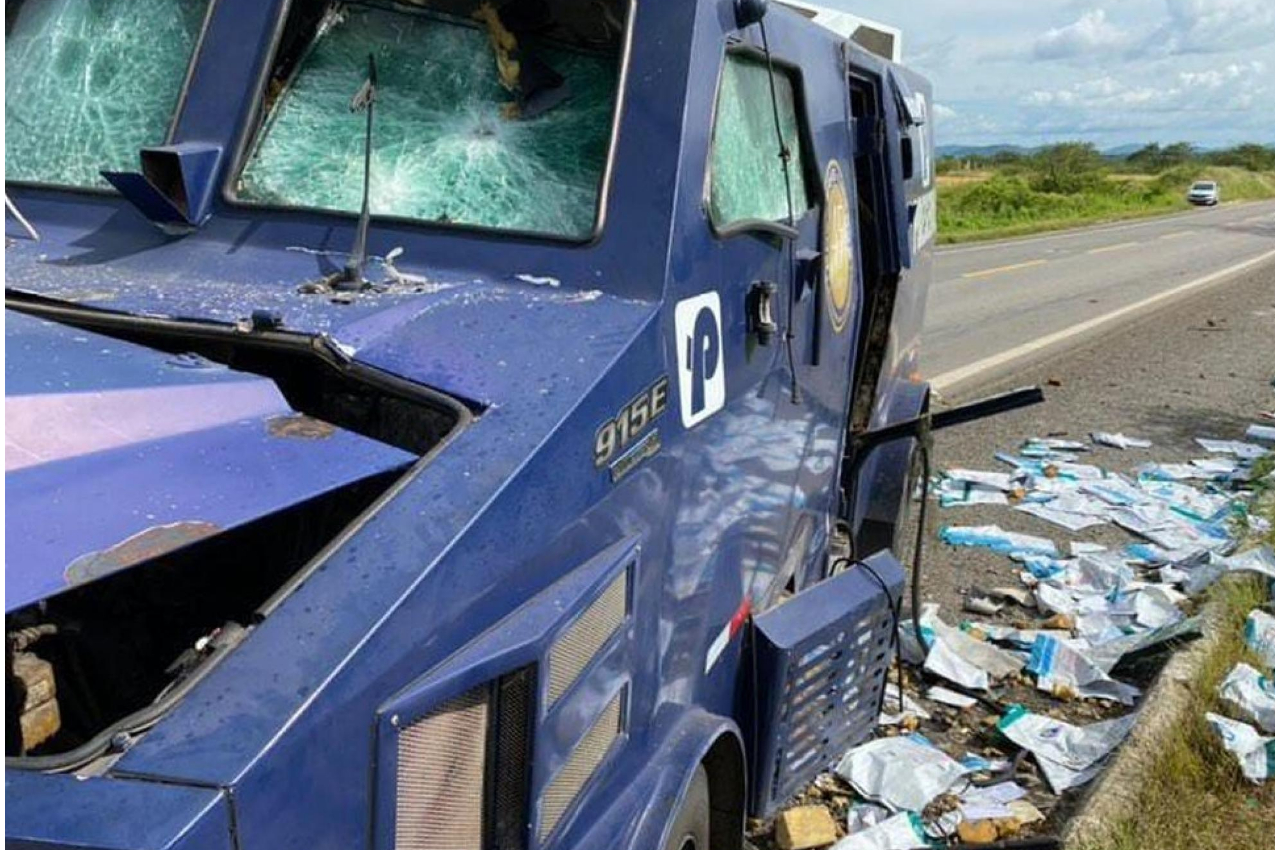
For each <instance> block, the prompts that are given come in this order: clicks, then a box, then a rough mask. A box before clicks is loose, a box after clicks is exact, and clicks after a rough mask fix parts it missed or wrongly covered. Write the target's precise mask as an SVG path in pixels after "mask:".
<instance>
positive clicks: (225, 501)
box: [5, 311, 414, 611]
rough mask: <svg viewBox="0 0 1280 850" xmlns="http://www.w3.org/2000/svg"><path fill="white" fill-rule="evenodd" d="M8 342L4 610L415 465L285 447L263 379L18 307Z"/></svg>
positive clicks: (277, 400) (377, 453)
mask: <svg viewBox="0 0 1280 850" xmlns="http://www.w3.org/2000/svg"><path fill="white" fill-rule="evenodd" d="M5 337H6V343H7V346H8V355H9V356H8V357H7V358H6V361H5V370H6V377H7V380H8V383H9V393H10V394H9V395H8V396H6V398H5V425H6V427H5V448H6V451H5V457H6V464H7V469H6V471H5V495H6V509H7V514H8V522H9V528H10V529H22V530H23V532H22V533H11V534H10V535H9V536H8V542H7V551H6V553H5V555H6V562H7V565H6V571H5V578H6V591H7V593H6V596H5V603H6V606H7V609H6V610H10V611H12V610H14V609H16V608H20V607H22V606H24V605H27V604H28V603H30V602H33V601H35V600H36V599H40V598H42V597H44V596H47V595H49V594H52V593H57V592H59V591H60V590H63V589H65V588H66V587H69V586H71V585H74V584H77V583H80V582H84V581H88V580H90V579H94V578H99V577H101V576H103V575H107V574H109V573H111V572H114V571H116V570H119V569H123V568H126V567H129V566H133V565H135V564H138V563H141V562H143V561H146V560H148V559H150V558H154V557H156V556H158V555H160V554H163V553H164V552H168V551H172V550H174V549H177V548H180V547H182V546H185V545H187V544H189V543H192V542H194V541H196V540H199V539H202V538H204V537H207V536H209V535H211V534H214V533H216V532H217V531H219V530H224V529H230V528H234V527H236V526H237V525H240V524H242V523H245V522H249V521H251V520H253V519H255V518H258V517H262V516H266V515H268V514H271V513H273V512H275V511H279V510H281V509H283V508H286V507H288V506H290V505H294V504H297V503H299V502H301V501H304V500H306V499H308V498H310V497H312V496H315V495H318V494H320V493H323V492H325V491H328V490H331V489H333V488H335V487H339V486H341V485H343V484H345V483H348V482H351V481H354V480H358V479H361V478H365V477H367V476H370V475H374V474H376V473H380V472H386V471H388V470H392V469H396V468H398V467H407V466H408V464H410V463H411V462H412V461H413V459H414V456H413V455H412V454H410V453H408V452H405V451H401V450H400V449H395V448H392V447H390V446H387V445H383V444H381V443H378V442H375V441H373V440H371V439H368V438H365V437H361V436H358V435H355V434H352V433H350V432H347V431H341V430H336V431H335V432H334V433H333V434H332V435H331V436H329V437H328V438H325V439H298V438H297V436H298V434H297V432H296V431H295V435H294V436H292V437H289V436H282V434H281V429H282V427H285V426H282V425H281V424H280V417H291V416H292V415H293V414H292V410H291V408H290V406H289V405H288V403H286V402H285V400H284V398H283V397H282V396H281V395H280V392H279V390H278V389H277V388H276V387H275V385H274V384H273V383H272V382H271V381H269V380H267V379H265V378H255V377H254V376H252V375H246V374H244V373H234V372H230V371H229V370H226V369H223V368H220V367H217V366H216V364H211V363H207V362H203V361H200V360H199V359H195V360H193V359H191V358H182V357H176V356H174V355H168V354H164V353H162V352H157V351H151V350H148V349H144V348H141V347H139V346H135V345H130V344H128V343H124V342H119V341H116V340H112V339H109V338H107V337H102V336H98V335H96V334H90V333H88V332H85V331H78V330H73V329H71V328H67V327H59V326H57V325H52V324H49V323H45V322H40V321H38V320H36V319H32V318H29V317H26V316H22V315H20V314H16V313H13V312H12V311H6V315H5ZM37 353H38V358H39V359H35V358H36V356H37ZM37 375H45V376H61V377H59V378H57V379H54V380H44V381H39V380H35V377H36V376H37ZM288 421H289V422H291V423H294V424H293V425H291V426H288V427H287V428H286V431H287V430H290V429H296V428H299V427H301V426H299V425H297V424H296V420H293V419H290V420H288ZM306 430H307V431H308V432H313V431H314V430H315V426H308V427H307V429H306Z"/></svg>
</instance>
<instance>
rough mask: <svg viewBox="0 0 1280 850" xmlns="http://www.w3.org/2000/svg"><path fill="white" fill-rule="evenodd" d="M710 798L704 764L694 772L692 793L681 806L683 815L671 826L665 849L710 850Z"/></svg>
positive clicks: (677, 816)
mask: <svg viewBox="0 0 1280 850" xmlns="http://www.w3.org/2000/svg"><path fill="white" fill-rule="evenodd" d="M710 847H711V796H710V792H709V791H708V789H707V771H706V768H704V767H703V766H702V765H698V769H697V770H695V771H694V773H693V779H691V780H690V781H689V790H688V791H686V792H685V795H684V801H683V802H681V803H680V813H679V814H678V815H676V819H675V820H674V821H673V822H672V824H671V832H670V833H668V834H667V844H666V849H665V850H710Z"/></svg>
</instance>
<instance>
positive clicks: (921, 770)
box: [835, 735, 965, 812]
mask: <svg viewBox="0 0 1280 850" xmlns="http://www.w3.org/2000/svg"><path fill="white" fill-rule="evenodd" d="M835 772H836V774H837V775H839V776H840V777H842V778H843V779H844V780H845V781H847V782H848V783H849V784H850V785H852V786H853V787H854V788H855V789H856V790H857V791H858V793H859V794H860V795H862V796H863V797H865V798H866V799H868V800H874V801H877V802H880V803H883V804H884V805H886V806H888V807H889V808H891V809H893V810H895V811H906V812H920V811H924V808H925V806H927V805H929V803H930V802H931V801H932V800H933V798H934V797H937V796H938V795H939V794H942V793H943V792H945V791H947V790H948V789H950V788H951V787H952V786H953V785H955V784H956V783H957V782H959V781H960V780H961V779H962V778H963V777H964V775H965V769H964V767H963V766H962V765H961V764H960V763H959V762H957V761H956V760H955V759H953V758H951V756H949V755H947V754H946V753H944V752H943V751H942V750H940V749H938V748H937V747H935V746H934V745H933V744H931V743H929V741H928V740H926V739H925V738H923V737H921V736H919V735H903V736H898V737H893V738H879V739H877V740H874V741H868V742H867V743H865V744H863V745H861V746H859V747H855V748H854V749H852V750H849V752H847V753H845V754H844V757H843V758H841V759H840V763H839V764H838V765H836V769H835Z"/></svg>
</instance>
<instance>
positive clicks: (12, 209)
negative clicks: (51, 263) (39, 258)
mask: <svg viewBox="0 0 1280 850" xmlns="http://www.w3.org/2000/svg"><path fill="white" fill-rule="evenodd" d="M4 208H5V209H6V210H7V211H8V212H9V215H11V216H13V217H14V218H15V219H17V221H18V224H20V225H22V229H23V230H25V231H27V235H28V236H30V237H31V241H32V242H39V241H40V234H39V232H37V231H36V229H35V228H34V227H32V226H31V222H29V221H27V219H26V216H24V215H23V214H22V213H20V212H18V207H17V206H16V205H15V204H14V203H13V201H11V200H9V193H8V192H5V193H4Z"/></svg>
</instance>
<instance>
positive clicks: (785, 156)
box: [757, 19, 800, 404]
mask: <svg viewBox="0 0 1280 850" xmlns="http://www.w3.org/2000/svg"><path fill="white" fill-rule="evenodd" d="M757 26H759V27H760V44H761V45H762V46H763V47H764V63H765V68H766V70H767V71H768V76H769V103H770V105H771V106H772V107H773V129H774V132H775V133H776V134H777V136H778V158H779V159H781V160H782V185H783V187H784V188H785V190H786V193H787V226H788V227H790V228H791V229H792V230H795V227H796V211H795V204H794V203H793V201H792V199H791V150H790V149H789V148H788V147H787V140H786V137H785V136H783V135H782V115H781V113H780V112H779V111H778V90H777V87H776V85H775V84H774V81H773V53H772V52H770V50H769V33H768V31H767V30H766V29H765V27H764V19H761V20H760V22H759V23H758V24H757ZM787 260H788V262H789V264H790V268H789V269H788V278H787V279H788V280H789V281H790V285H789V286H788V287H787V332H786V339H787V369H788V370H789V371H790V373H791V403H792V404H799V403H800V384H799V380H798V378H797V377H796V351H795V338H796V325H795V303H796V293H795V285H796V282H795V278H796V241H795V239H788V240H787Z"/></svg>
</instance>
